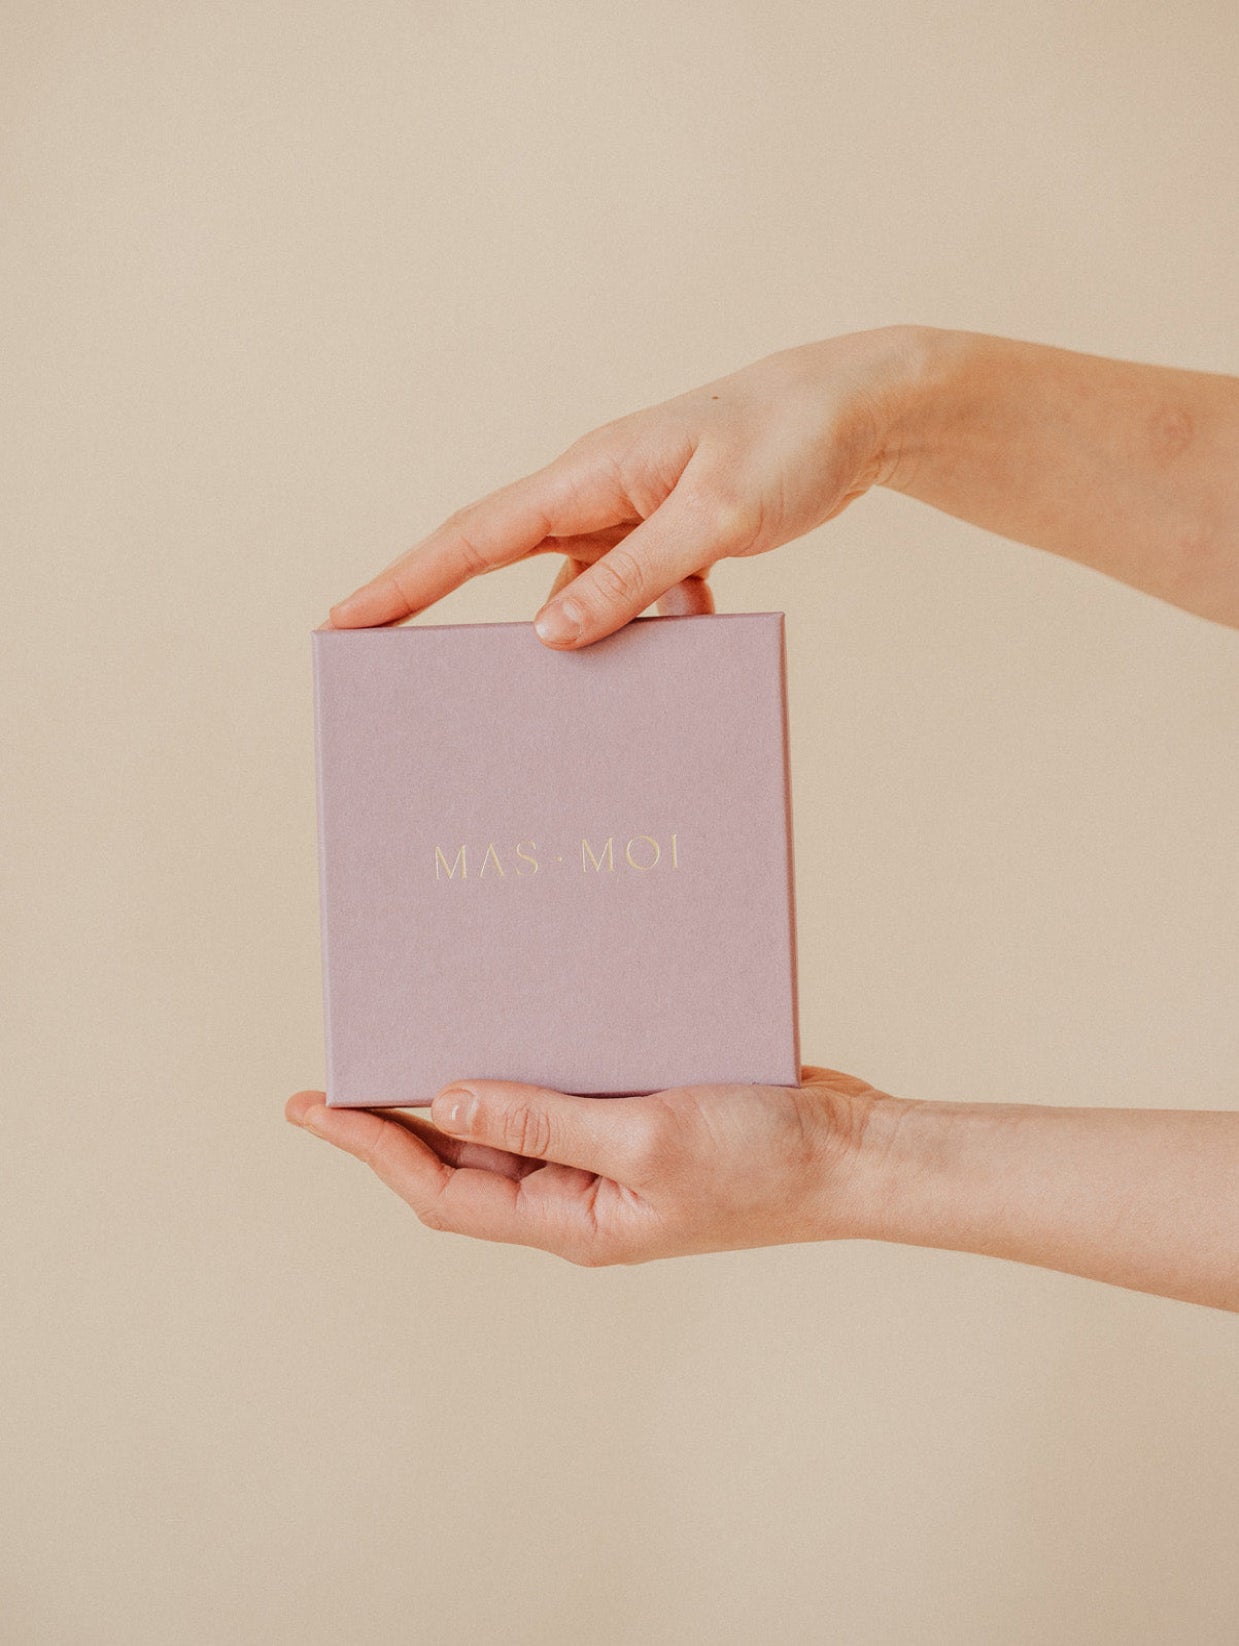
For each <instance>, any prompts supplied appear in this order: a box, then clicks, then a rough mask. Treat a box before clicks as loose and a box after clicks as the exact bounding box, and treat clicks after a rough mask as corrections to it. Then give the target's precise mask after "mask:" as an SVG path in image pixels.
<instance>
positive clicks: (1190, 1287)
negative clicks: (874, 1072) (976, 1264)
mask: <svg viewBox="0 0 1239 1646" xmlns="http://www.w3.org/2000/svg"><path fill="white" fill-rule="evenodd" d="M851 1184H852V1193H851V1203H852V1208H853V1210H852V1232H853V1233H854V1234H855V1235H857V1236H859V1237H860V1238H870V1239H876V1240H887V1241H895V1242H899V1243H903V1244H908V1245H915V1246H935V1247H940V1248H944V1249H948V1250H953V1251H965V1252H977V1253H981V1254H986V1255H989V1256H992V1257H1005V1258H1010V1259H1012V1260H1013V1261H1015V1262H1019V1263H1033V1264H1037V1265H1040V1266H1041V1267H1044V1268H1050V1269H1061V1270H1065V1271H1067V1272H1068V1273H1071V1274H1077V1275H1085V1276H1088V1277H1089V1278H1091V1279H1094V1280H1104V1281H1109V1282H1110V1283H1112V1284H1113V1285H1117V1286H1128V1287H1132V1288H1134V1289H1136V1290H1138V1291H1145V1292H1156V1293H1159V1294H1161V1295H1163V1296H1166V1297H1174V1298H1181V1299H1183V1300H1185V1301H1187V1302H1192V1303H1204V1304H1209V1305H1212V1306H1214V1307H1216V1308H1223V1309H1234V1310H1239V1113H1230V1112H1228V1111H1189V1110H1183V1111H1180V1110H1156V1109H1155V1110H1144V1109H1070V1108H1050V1107H1044V1108H1043V1107H1034V1106H1027V1105H1020V1106H1016V1105H1003V1104H949V1103H907V1102H902V1101H900V1100H899V1099H896V1098H889V1097H885V1096H876V1097H875V1099H874V1101H873V1102H872V1104H871V1105H870V1106H869V1107H868V1108H867V1110H866V1111H865V1112H864V1115H863V1118H862V1122H861V1124H860V1126H859V1128H858V1140H857V1142H856V1145H855V1162H854V1171H853V1173H852V1175H851Z"/></svg>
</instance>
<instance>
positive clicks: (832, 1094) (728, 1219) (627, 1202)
mask: <svg viewBox="0 0 1239 1646" xmlns="http://www.w3.org/2000/svg"><path fill="white" fill-rule="evenodd" d="M801 1080H802V1084H801V1085H800V1086H798V1087H786V1086H684V1087H679V1088H677V1089H675V1090H672V1091H665V1092H655V1093H652V1094H651V1095H649V1096H644V1097H628V1098H610V1099H608V1098H596V1097H572V1096H568V1095H567V1094H566V1093H563V1092H554V1091H547V1090H545V1089H544V1088H542V1087H539V1086H526V1085H518V1084H516V1083H515V1082H511V1081H502V1080H470V1081H468V1082H465V1083H462V1084H460V1085H456V1086H451V1087H448V1088H447V1089H446V1090H445V1091H443V1092H440V1093H439V1095H438V1096H437V1097H436V1098H435V1100H434V1103H433V1104H432V1106H431V1117H432V1120H433V1124H432V1123H431V1122H430V1121H427V1120H425V1119H424V1118H421V1117H419V1116H415V1115H412V1114H410V1113H408V1112H407V1111H396V1110H391V1109H387V1110H380V1111H376V1110H372V1109H329V1108H327V1107H326V1105H325V1104H324V1102H323V1094H322V1093H321V1092H298V1093H297V1095H296V1096H295V1097H292V1098H290V1099H289V1100H288V1104H287V1106H286V1108H285V1114H286V1116H287V1118H288V1119H289V1120H290V1121H292V1122H293V1124H295V1125H298V1126H301V1127H303V1128H304V1129H305V1130H307V1131H309V1132H312V1133H313V1134H314V1136H316V1137H321V1138H323V1139H325V1140H326V1141H327V1142H328V1143H334V1144H335V1146H336V1147H337V1148H339V1149H343V1150H344V1151H345V1152H346V1153H347V1154H351V1155H355V1156H356V1157H357V1159H359V1160H361V1161H363V1162H364V1163H365V1164H366V1165H367V1166H369V1167H370V1168H371V1169H372V1170H373V1171H374V1172H375V1173H376V1174H377V1176H378V1177H380V1178H381V1179H382V1180H383V1182H384V1183H386V1184H387V1185H388V1186H389V1188H392V1189H394V1190H395V1191H396V1193H397V1194H398V1195H399V1196H400V1197H401V1199H402V1200H405V1201H407V1202H408V1204H409V1205H410V1206H411V1207H412V1208H413V1210H414V1212H416V1214H417V1216H418V1217H419V1218H420V1220H421V1221H422V1222H423V1223H424V1224H425V1225H426V1226H427V1227H428V1228H431V1229H441V1230H447V1231H450V1232H452V1233H455V1234H467V1235H474V1236H476V1237H478V1238H480V1239H483V1240H500V1241H506V1242H510V1243H514V1244H517V1245H522V1246H536V1247H540V1248H541V1249H542V1250H544V1251H549V1252H554V1253H556V1254H557V1255H558V1256H560V1257H564V1258H567V1259H568V1260H569V1261H570V1262H572V1263H577V1264H582V1265H584V1266H586V1267H596V1266H599V1265H602V1264H610V1263H644V1262H646V1261H648V1260H649V1259H651V1258H656V1257H677V1256H684V1255H687V1254H689V1253H694V1252H709V1251H727V1250H734V1249H736V1248H740V1247H748V1246H769V1245H779V1244H782V1243H784V1242H790V1241H806V1240H827V1239H836V1238H841V1237H844V1236H847V1235H850V1234H852V1233H854V1232H856V1231H857V1230H858V1229H859V1228H860V1227H861V1225H862V1222H863V1219H862V1218H861V1216H860V1207H859V1205H858V1203H857V1202H858V1198H859V1187H858V1178H859V1174H858V1173H857V1172H856V1171H855V1169H854V1168H855V1165H856V1162H857V1158H858V1156H859V1145H860V1141H861V1139H862V1137H863V1134H864V1131H865V1124H866V1120H867V1118H868V1115H869V1111H870V1108H871V1107H872V1105H873V1104H874V1103H875V1102H877V1101H880V1100H883V1098H884V1094H882V1093H880V1092H875V1091H874V1089H873V1088H872V1087H871V1086H867V1085H866V1084H865V1082H864V1081H862V1080H856V1079H854V1078H853V1077H852V1076H850V1075H845V1074H840V1073H838V1072H837V1071H834V1070H830V1069H819V1068H806V1069H803V1070H802V1071H801ZM891 1101H893V1100H891Z"/></svg>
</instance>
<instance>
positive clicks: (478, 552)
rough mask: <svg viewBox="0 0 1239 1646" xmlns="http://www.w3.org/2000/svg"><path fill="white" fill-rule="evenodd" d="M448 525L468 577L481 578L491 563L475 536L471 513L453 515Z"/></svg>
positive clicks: (465, 511)
mask: <svg viewBox="0 0 1239 1646" xmlns="http://www.w3.org/2000/svg"><path fill="white" fill-rule="evenodd" d="M446 525H447V529H448V531H449V533H450V534H451V539H452V545H453V547H454V549H455V551H456V555H457V557H458V559H459V561H460V564H461V568H462V570H463V571H464V572H465V574H466V576H468V577H480V576H481V574H482V573H483V572H485V571H489V570H490V561H489V560H488V559H487V557H486V554H485V552H484V550H483V549H482V547H481V545H480V544H479V543H478V541H477V537H476V535H474V531H473V526H474V523H473V522H472V521H471V519H470V514H469V511H467V510H461V511H460V512H459V513H458V514H454V515H452V516H451V518H450V519H449V520H448V521H447V522H446Z"/></svg>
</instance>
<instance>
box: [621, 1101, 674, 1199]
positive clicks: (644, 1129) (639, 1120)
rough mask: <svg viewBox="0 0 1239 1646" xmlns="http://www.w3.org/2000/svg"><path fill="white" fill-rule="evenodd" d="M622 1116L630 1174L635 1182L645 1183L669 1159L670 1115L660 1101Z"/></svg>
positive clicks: (660, 1171)
mask: <svg viewBox="0 0 1239 1646" xmlns="http://www.w3.org/2000/svg"><path fill="white" fill-rule="evenodd" d="M625 1119H626V1131H627V1133H628V1136H627V1140H626V1149H627V1155H628V1162H629V1172H630V1175H631V1176H632V1178H633V1179H634V1181H636V1182H638V1183H648V1182H649V1181H650V1180H651V1179H652V1178H655V1177H658V1176H660V1175H662V1174H663V1173H664V1172H665V1171H666V1170H667V1168H668V1166H669V1165H670V1164H671V1162H672V1159H673V1156H674V1122H673V1118H672V1116H671V1114H670V1113H669V1112H668V1111H667V1110H666V1109H665V1108H664V1107H663V1105H662V1104H661V1103H660V1104H651V1105H649V1106H645V1107H642V1108H641V1109H639V1110H637V1112H636V1113H635V1114H634V1115H632V1116H631V1117H625Z"/></svg>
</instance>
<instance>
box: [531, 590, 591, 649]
mask: <svg viewBox="0 0 1239 1646" xmlns="http://www.w3.org/2000/svg"><path fill="white" fill-rule="evenodd" d="M534 631H535V633H536V634H537V636H538V639H539V640H545V641H546V643H547V645H548V646H566V645H567V644H568V643H569V641H572V640H575V639H576V637H577V635H579V634H580V632H581V608H580V607H579V606H578V605H577V603H576V602H575V601H574V600H556V601H554V602H553V603H552V604H551V605H549V606H544V607H543V609H542V611H541V612H540V613H539V614H538V618H537V620H536V622H535V623H534Z"/></svg>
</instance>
